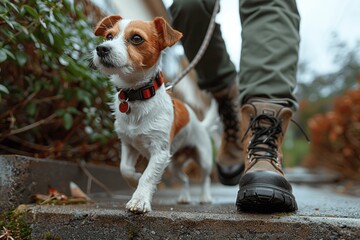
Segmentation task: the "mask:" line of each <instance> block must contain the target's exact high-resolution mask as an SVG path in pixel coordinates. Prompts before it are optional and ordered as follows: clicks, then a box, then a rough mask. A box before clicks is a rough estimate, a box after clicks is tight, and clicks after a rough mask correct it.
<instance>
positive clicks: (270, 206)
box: [236, 99, 297, 212]
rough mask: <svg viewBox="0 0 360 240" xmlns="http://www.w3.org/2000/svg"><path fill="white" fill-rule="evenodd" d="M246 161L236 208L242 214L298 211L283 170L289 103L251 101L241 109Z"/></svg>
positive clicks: (289, 116)
mask: <svg viewBox="0 0 360 240" xmlns="http://www.w3.org/2000/svg"><path fill="white" fill-rule="evenodd" d="M241 114H242V115H241V116H242V118H241V121H242V129H241V132H242V134H243V137H242V142H243V145H244V151H243V156H244V159H246V160H245V170H244V175H243V176H242V178H241V179H240V183H239V185H240V190H239V192H238V195H237V200H236V206H237V209H238V210H239V211H255V212H292V211H295V210H297V204H296V201H295V197H294V195H293V194H292V187H291V185H290V183H289V182H288V181H287V180H286V179H285V178H284V172H283V170H282V166H281V164H282V158H283V155H282V151H281V145H282V143H283V140H284V135H285V132H286V129H287V127H288V124H289V122H290V120H291V117H292V110H291V109H290V108H289V103H288V102H287V101H282V100H266V99H251V100H250V101H249V102H247V103H246V104H244V106H243V107H242V108H241Z"/></svg>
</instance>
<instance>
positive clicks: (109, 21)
mask: <svg viewBox="0 0 360 240" xmlns="http://www.w3.org/2000/svg"><path fill="white" fill-rule="evenodd" d="M121 19H122V17H121V16H118V15H111V16H108V17H105V18H103V19H102V20H101V21H100V22H99V23H98V24H97V25H96V27H95V30H94V33H95V36H103V35H104V33H105V31H106V30H107V29H109V28H112V27H113V26H114V24H115V23H117V22H118V21H119V20H121Z"/></svg>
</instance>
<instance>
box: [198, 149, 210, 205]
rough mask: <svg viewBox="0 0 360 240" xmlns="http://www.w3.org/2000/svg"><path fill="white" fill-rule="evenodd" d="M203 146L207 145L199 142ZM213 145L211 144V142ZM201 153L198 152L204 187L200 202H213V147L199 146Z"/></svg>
mask: <svg viewBox="0 0 360 240" xmlns="http://www.w3.org/2000/svg"><path fill="white" fill-rule="evenodd" d="M199 145H201V146H206V145H202V144H199ZM210 146H211V144H210ZM198 151H199V154H198V156H199V157H198V161H199V165H200V167H201V171H202V189H201V195H200V203H202V204H205V203H211V202H212V197H211V190H210V189H211V188H210V185H211V179H210V174H211V170H212V149H211V148H210V149H207V148H202V147H199V148H198Z"/></svg>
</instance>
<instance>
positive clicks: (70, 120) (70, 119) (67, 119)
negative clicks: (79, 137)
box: [63, 113, 73, 130]
mask: <svg viewBox="0 0 360 240" xmlns="http://www.w3.org/2000/svg"><path fill="white" fill-rule="evenodd" d="M63 118H64V127H65V129H66V130H69V129H70V128H71V127H72V125H73V117H72V115H71V114H70V113H65V114H64V117H63Z"/></svg>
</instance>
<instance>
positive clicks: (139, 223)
mask: <svg viewBox="0 0 360 240" xmlns="http://www.w3.org/2000/svg"><path fill="white" fill-rule="evenodd" d="M333 190H334V187H332V186H331V185H330V186H329V185H321V187H310V186H308V185H294V193H295V196H296V199H297V202H298V206H299V210H298V211H297V212H296V213H291V214H285V213H278V214H252V213H238V212H236V208H235V206H234V201H235V198H236V192H237V187H225V186H221V185H214V186H213V187H212V192H213V197H214V203H213V204H209V205H200V204H199V203H198V196H197V193H198V192H199V191H198V188H197V187H194V188H192V193H193V201H192V203H191V204H189V205H178V204H176V198H177V194H178V193H177V191H176V190H169V189H167V190H160V191H158V192H157V193H156V196H155V198H154V201H153V212H151V213H149V214H146V215H133V214H130V213H128V212H126V211H125V207H124V206H125V203H126V201H127V200H129V198H130V195H131V192H130V191H120V192H116V194H115V196H114V198H112V199H110V198H107V197H104V196H101V195H97V196H94V197H95V199H97V203H96V204H91V205H78V206H33V207H32V208H31V217H32V219H33V220H32V222H33V225H32V226H33V239H39V238H40V237H41V236H42V235H43V234H44V233H51V234H52V235H53V236H60V237H62V239H221V238H223V239H251V238H254V239H360V198H356V197H351V196H346V195H339V194H335V193H334V191H333Z"/></svg>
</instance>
